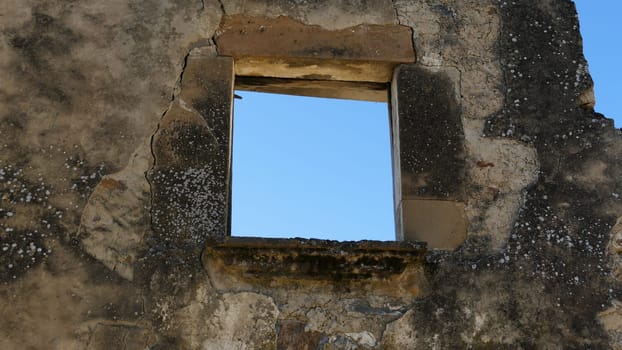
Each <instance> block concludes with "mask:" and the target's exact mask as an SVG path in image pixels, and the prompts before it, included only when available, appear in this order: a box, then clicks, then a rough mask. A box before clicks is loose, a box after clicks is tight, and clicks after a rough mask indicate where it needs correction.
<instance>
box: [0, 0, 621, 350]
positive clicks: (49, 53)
mask: <svg viewBox="0 0 622 350" xmlns="http://www.w3.org/2000/svg"><path fill="white" fill-rule="evenodd" d="M0 12H2V16H0V45H1V46H0V80H1V81H2V85H1V86H0V140H1V142H0V148H1V149H2V151H1V152H0V191H1V199H0V200H1V202H0V283H1V284H0V316H1V317H0V348H2V349H49V348H52V349H84V348H86V349H116V348H119V349H145V348H152V349H197V348H202V349H273V348H279V349H381V348H382V349H408V348H415V349H460V348H469V347H470V348H476V349H500V348H511V349H516V348H524V349H531V348H542V349H572V348H576V349H579V348H595V349H596V348H598V349H600V348H618V349H619V348H622V307H620V301H618V300H622V299H621V298H622V295H621V289H620V283H619V282H620V280H621V279H622V273H620V271H622V258H621V257H620V254H621V252H622V248H620V246H621V245H622V241H621V240H622V238H621V237H622V228H621V227H620V222H619V218H620V217H622V199H621V198H620V194H621V193H622V137H621V134H620V131H619V130H616V129H614V128H613V126H612V122H611V121H610V120H608V119H606V118H604V117H603V116H602V115H599V114H597V113H594V111H593V110H591V109H590V99H591V92H590V91H591V85H592V82H591V79H590V77H589V75H588V70H587V64H586V62H585V59H584V58H583V55H582V53H581V39H580V37H579V33H578V23H577V19H576V13H575V9H574V6H573V4H572V2H570V1H566V0H557V1H554V0H539V1H535V0H534V1H521V2H503V1H493V0H470V1H461V0H460V1H459V0H425V1H424V0H417V1H410V0H408V1H406V0H404V1H402V0H393V1H389V0H377V1H359V0H351V1H348V0H343V1H329V0H326V1H313V2H300V1H293V0H255V1H234V0H232V1H227V0H222V1H216V0H214V1H211V0H201V1H200V0H196V1H186V0H184V1H164V0H150V1H133V0H116V1H108V2H101V1H92V0H76V1H72V2H66V1H45V2H37V1H10V0H9V1H4V4H3V5H2V7H1V10H0ZM236 14H241V15H247V16H254V17H261V16H264V17H270V18H274V17H277V16H288V17H290V18H292V19H294V20H296V21H299V22H302V23H304V24H308V25H318V26H320V27H321V28H323V29H326V30H342V29H344V28H349V27H354V26H357V25H361V24H373V25H388V24H392V25H395V24H400V25H404V26H408V27H410V28H412V31H413V42H414V47H415V51H416V56H417V65H419V67H420V68H421V69H423V70H425V71H428V72H430V73H431V74H442V75H443V76H444V77H446V78H447V79H450V80H451V82H453V86H455V95H456V99H457V100H458V101H459V109H460V115H461V122H462V128H463V132H464V140H463V141H464V152H465V154H464V159H465V161H464V167H465V169H464V178H463V179H460V181H461V182H462V184H463V186H464V194H462V196H463V200H464V203H465V206H466V209H465V213H466V214H465V217H466V220H467V222H468V230H467V239H466V241H465V242H464V244H462V245H461V246H460V247H459V248H458V249H457V250H456V251H430V252H428V254H427V256H426V257H425V262H423V263H422V264H421V265H420V266H419V267H420V268H419V270H417V272H416V275H417V276H418V277H417V279H418V282H417V283H416V284H414V285H413V286H410V285H408V286H406V287H408V288H404V287H405V286H403V285H400V286H399V287H401V288H403V289H404V290H411V291H412V292H411V294H410V295H408V294H403V293H402V294H395V295H391V294H390V293H384V292H382V291H381V290H378V292H377V293H374V292H373V291H372V292H370V291H369V290H365V291H364V292H362V291H361V290H358V289H356V288H350V287H348V285H346V284H344V283H342V282H341V281H339V280H338V279H335V278H319V279H317V280H314V281H313V283H312V288H309V286H308V284H305V283H298V282H296V281H295V280H294V281H291V282H290V283H284V282H279V283H272V284H270V283H268V284H262V285H260V286H258V285H253V284H244V285H241V284H240V285H227V284H222V285H215V284H214V283H213V281H212V280H211V278H210V277H209V275H208V273H207V272H206V271H205V269H204V267H203V266H202V264H201V260H200V259H201V253H202V250H203V244H204V243H205V240H206V239H208V238H210V237H212V236H213V235H214V233H213V232H212V231H214V230H215V231H214V232H216V231H218V230H219V229H220V231H218V232H220V233H221V234H222V227H226V225H227V222H226V221H219V222H218V225H216V224H214V220H217V219H218V218H222V214H220V212H221V211H222V210H223V208H225V209H226V200H224V199H223V198H220V197H218V196H215V197H200V198H193V200H195V202H192V203H188V202H185V201H184V198H186V197H183V193H185V192H184V191H190V194H192V193H194V192H193V191H196V189H197V188H205V187H209V188H212V187H211V186H213V183H211V182H210V181H212V180H211V179H212V178H218V177H219V176H220V177H223V176H224V177H226V169H219V171H220V173H211V174H207V175H209V176H203V175H205V173H204V170H205V169H211V168H209V164H210V161H211V160H212V159H213V158H211V156H214V157H220V156H222V154H219V153H218V152H215V151H214V148H215V147H221V146H222V145H224V144H226V143H227V142H228V141H227V140H223V139H221V138H219V136H218V135H215V134H213V133H210V132H209V131H210V130H212V129H213V128H214V127H215V125H214V123H215V122H214V120H210V116H214V115H216V114H214V113H215V112H217V111H218V110H220V109H221V108H225V107H223V105H225V104H226V103H228V102H227V101H223V100H217V101H210V99H209V96H206V98H205V99H204V100H202V99H201V98H199V97H200V96H199V97H197V95H196V94H194V93H195V92H196V91H192V90H191V89H186V86H188V85H187V84H190V85H191V83H192V82H191V81H190V80H187V79H191V78H188V76H186V73H189V72H186V68H187V67H188V64H189V63H188V62H189V60H190V59H191V58H192V57H193V56H190V52H191V51H192V54H193V55H199V56H201V55H203V56H210V55H211V56H215V55H216V54H217V47H214V41H213V40H212V38H213V37H214V35H215V34H216V33H217V28H218V26H219V24H220V23H221V20H222V18H223V16H226V15H236ZM212 68H213V67H212ZM218 72H219V74H223V72H222V71H221V70H219V71H218ZM204 73H205V74H207V73H209V70H205V72H204ZM214 74H216V73H214ZM195 77H196V75H195ZM416 83H417V82H413V84H416ZM185 84H186V85H185ZM198 86H199V87H200V88H204V89H206V90H205V91H216V90H218V89H220V87H214V86H210V85H201V84H198ZM210 89H211V90H210ZM220 112H222V110H221V111H220ZM180 125H181V127H179V126H180ZM171 135H172V136H171ZM184 140H186V141H188V142H198V144H199V145H200V146H201V147H203V148H200V149H199V151H200V152H199V151H197V152H196V153H188V148H187V145H186V146H183V142H181V141H184ZM184 142H185V141H184ZM214 145H217V146H214ZM206 164H207V165H206ZM173 165H175V166H178V165H179V166H182V167H183V169H185V170H184V171H181V170H180V169H178V168H175V167H174V166H173ZM189 168H192V169H195V170H196V171H194V172H192V171H190V172H188V169H189ZM171 169H172V170H171ZM173 172H175V173H173ZM201 174H203V175H201ZM182 175H183V176H182ZM210 176H212V177H210ZM173 179H174V180H173ZM169 180H170V181H169ZM163 188H164V189H166V188H177V189H179V191H180V192H181V193H182V195H181V197H180V198H173V199H171V200H170V201H168V202H167V200H168V199H170V197H168V196H163V195H162V192H161V191H162V189H163ZM204 200H205V201H207V202H208V203H207V204H208V205H205V206H203V205H198V206H197V205H196V203H201V201H204ZM219 201H221V202H219ZM223 201H224V202H223ZM167 203H168V204H167ZM170 209H174V210H178V211H179V210H181V211H182V212H181V213H182V214H183V215H182V216H181V217H186V218H194V219H196V221H194V222H186V221H183V220H181V221H175V220H176V218H177V214H179V213H180V212H175V211H169V210H170ZM188 211H192V212H191V213H188ZM213 218H216V219H214V220H212V219H213ZM617 220H618V224H617V225H616V221H617ZM212 224H214V225H215V226H212ZM614 225H615V226H614ZM408 281H410V279H409V280H408ZM376 282H377V281H376ZM394 283H407V280H403V281H401V282H400V281H398V282H394ZM409 283H410V282H409ZM411 287H412V288H411Z"/></svg>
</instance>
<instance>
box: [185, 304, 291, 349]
mask: <svg viewBox="0 0 622 350" xmlns="http://www.w3.org/2000/svg"><path fill="white" fill-rule="evenodd" d="M203 298H205V295H204V296H203V297H201V299H203ZM278 315H279V311H278V308H277V307H276V305H275V304H274V302H273V300H272V299H271V298H270V297H267V296H264V295H261V294H257V293H248V292H243V293H235V294H232V293H225V294H223V295H222V297H219V298H218V299H215V300H214V299H213V300H210V299H203V300H197V301H196V302H194V303H192V304H190V305H189V306H187V307H185V308H183V309H180V310H179V311H178V312H177V313H176V315H175V317H174V320H173V324H174V325H175V328H177V329H178V330H179V332H180V334H181V336H182V339H183V341H184V342H185V343H186V345H185V346H187V348H189V349H204V350H221V349H241V350H242V349H248V350H254V349H266V350H268V349H274V347H275V345H276V320H277V317H278Z"/></svg>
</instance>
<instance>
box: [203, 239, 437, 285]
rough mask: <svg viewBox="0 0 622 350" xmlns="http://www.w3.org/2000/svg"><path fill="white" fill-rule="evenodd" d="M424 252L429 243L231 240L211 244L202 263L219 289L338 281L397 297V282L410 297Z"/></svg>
mask: <svg viewBox="0 0 622 350" xmlns="http://www.w3.org/2000/svg"><path fill="white" fill-rule="evenodd" d="M425 253H426V246H425V243H418V242H383V241H355V242H339V241H327V240H319V239H301V238H292V239H274V238H251V237H229V238H227V239H226V240H224V241H212V242H209V243H208V244H207V247H206V249H205V251H204V252H203V256H202V260H203V266H204V267H205V269H206V270H207V272H208V274H209V275H210V278H211V279H212V281H213V282H214V284H215V286H216V287H217V288H218V287H220V289H227V290H230V289H248V288H244V286H247V287H250V286H266V287H270V288H274V287H278V286H279V285H280V286H287V285H291V284H295V285H298V286H300V285H301V284H305V283H306V284H315V285H318V283H319V284H331V282H339V284H340V285H342V286H347V285H359V287H360V285H361V284H365V285H367V286H371V287H374V286H375V285H377V286H375V287H374V291H375V292H378V288H382V285H384V286H385V288H386V287H389V288H388V291H389V292H390V293H389V294H395V293H394V292H395V290H394V289H399V288H395V287H396V286H395V284H393V285H391V284H389V285H388V286H387V282H391V281H393V282H397V281H398V280H399V281H400V285H402V287H405V288H406V289H407V291H406V293H407V294H409V295H412V294H413V293H415V294H416V291H418V289H419V288H417V287H415V288H414V289H415V290H416V291H415V290H413V286H414V285H416V286H418V285H419V281H420V280H421V273H422V271H421V270H422V269H421V267H422V265H423V260H424V256H425ZM413 279H414V280H416V281H414V280H413ZM392 289H393V291H391V290H392ZM402 292H404V291H402ZM400 294H402V293H400Z"/></svg>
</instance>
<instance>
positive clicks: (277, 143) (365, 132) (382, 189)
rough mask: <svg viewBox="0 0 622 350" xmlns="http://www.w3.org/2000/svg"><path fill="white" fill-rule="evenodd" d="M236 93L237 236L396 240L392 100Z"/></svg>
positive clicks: (234, 230) (234, 174)
mask: <svg viewBox="0 0 622 350" xmlns="http://www.w3.org/2000/svg"><path fill="white" fill-rule="evenodd" d="M235 94H236V95H237V96H239V97H241V99H239V98H236V99H235V105H234V127H233V133H234V135H233V166H232V177H233V178H232V202H231V203H232V213H231V215H232V217H231V234H232V235H233V236H254V237H275V238H293V237H302V238H320V239H332V240H340V241H348V240H364V239H368V240H395V221H394V212H393V179H392V169H391V144H390V130H389V117H388V113H389V112H388V106H387V103H380V102H366V101H354V100H341V99H329V98H317V97H303V96H291V95H282V94H273V93H261V92H249V91H236V92H235Z"/></svg>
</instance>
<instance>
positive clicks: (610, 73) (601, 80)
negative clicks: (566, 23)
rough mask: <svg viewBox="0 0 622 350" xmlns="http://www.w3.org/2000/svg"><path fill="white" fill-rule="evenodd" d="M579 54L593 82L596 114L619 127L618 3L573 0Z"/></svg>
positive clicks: (621, 56) (621, 29)
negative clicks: (580, 36) (580, 46)
mask: <svg viewBox="0 0 622 350" xmlns="http://www.w3.org/2000/svg"><path fill="white" fill-rule="evenodd" d="M575 4H576V5H577V12H578V13H579V29H580V30H581V35H582V36H583V52H584V54H585V57H586V58H587V60H588V64H589V68H590V73H591V75H592V79H593V80H594V90H595V93H596V107H595V109H596V111H597V112H600V113H602V114H604V115H605V116H607V117H609V118H612V119H614V121H615V125H616V127H618V128H619V127H622V108H621V106H622V103H621V102H622V69H621V68H620V65H621V64H622V40H621V39H620V37H621V35H622V20H621V18H620V14H621V13H622V1H620V0H577V1H575Z"/></svg>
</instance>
